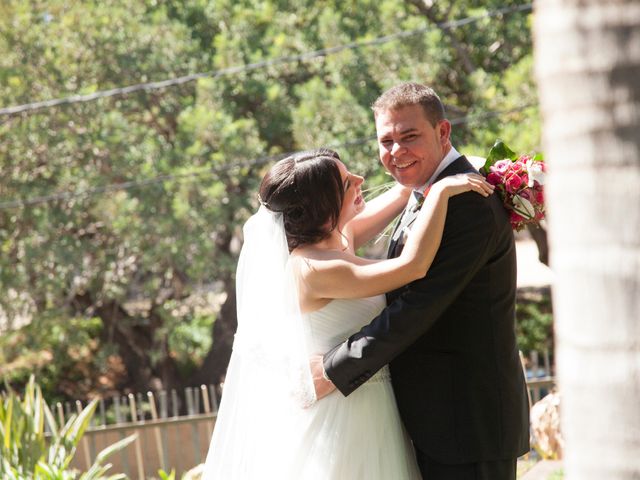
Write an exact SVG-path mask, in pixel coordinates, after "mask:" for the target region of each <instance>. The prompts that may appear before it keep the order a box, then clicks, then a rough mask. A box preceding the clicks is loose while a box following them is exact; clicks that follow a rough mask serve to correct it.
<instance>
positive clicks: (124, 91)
mask: <svg viewBox="0 0 640 480" xmlns="http://www.w3.org/2000/svg"><path fill="white" fill-rule="evenodd" d="M531 8H532V5H531V4H525V5H516V6H512V7H505V8H501V9H498V10H493V11H490V12H485V13H483V14H481V15H476V16H471V17H466V18H462V19H459V20H451V21H447V22H441V23H437V24H435V26H428V27H423V28H417V29H415V30H407V31H403V32H398V33H393V34H391V35H385V36H383V37H377V38H374V39H371V40H363V41H356V42H351V43H347V44H344V45H338V46H335V47H330V48H323V49H320V50H314V51H310V52H305V53H301V54H298V55H286V56H282V57H276V58H271V59H267V60H263V61H260V62H255V63H250V64H246V65H239V66H235V67H229V68H223V69H220V70H214V71H211V72H201V73H193V74H190V75H185V76H181V77H174V78H170V79H167V80H162V81H158V82H146V83H138V84H135V85H129V86H127V87H119V88H112V89H109V90H101V91H98V92H94V93H89V94H86V95H72V96H69V97H64V98H56V99H51V100H44V101H40V102H32V103H26V104H24V105H16V106H13V107H4V108H0V116H15V115H20V114H27V113H33V112H35V111H38V110H42V109H46V108H52V107H57V106H60V105H68V104H73V103H84V102H92V101H95V100H99V99H102V98H107V97H115V96H124V95H129V94H131V93H134V92H140V91H145V92H149V91H153V90H160V89H164V88H168V87H173V86H176V85H182V84H185V83H189V82H193V81H195V80H198V79H200V78H209V77H210V78H218V77H223V76H227V75H235V74H238V73H244V72H250V71H253V70H259V69H262V68H266V67H271V66H274V65H280V64H285V63H293V62H302V61H307V60H312V59H314V58H318V57H324V56H327V55H332V54H335V53H339V52H342V51H345V50H355V49H358V48H364V47H372V46H376V45H382V44H384V43H388V42H392V41H394V40H398V39H402V38H407V37H411V36H414V35H420V34H423V33H426V32H427V31H429V30H432V29H433V28H440V29H443V30H444V29H449V28H457V27H461V26H463V25H468V24H470V23H473V22H477V21H479V20H482V19H485V18H491V17H496V16H500V15H505V14H509V13H515V12H523V11H529V10H531Z"/></svg>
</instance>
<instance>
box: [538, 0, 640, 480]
mask: <svg viewBox="0 0 640 480" xmlns="http://www.w3.org/2000/svg"><path fill="white" fill-rule="evenodd" d="M535 41H536V44H535V47H536V48H535V57H536V58H535V60H536V74H537V79H538V84H539V87H540V99H541V104H542V112H543V125H544V127H543V143H544V150H545V153H546V155H545V156H546V159H547V160H548V164H549V182H548V184H547V198H548V202H549V212H550V218H549V224H548V225H549V241H550V251H551V268H552V269H553V270H554V272H555V275H556V281H555V285H554V297H553V298H554V312H555V320H556V325H555V334H556V348H557V352H556V353H557V362H558V365H557V372H558V382H559V387H560V390H561V394H562V402H563V403H562V429H563V435H564V438H565V442H566V448H565V459H564V462H565V466H564V468H565V478H567V479H569V480H572V479H579V480H592V479H593V480H595V479H598V480H600V479H607V480H610V479H632V478H633V479H637V478H640V455H639V453H638V452H640V407H639V405H640V404H639V401H640V400H639V399H640V2H638V1H637V0H609V1H602V0H540V1H539V2H537V3H536V12H535Z"/></svg>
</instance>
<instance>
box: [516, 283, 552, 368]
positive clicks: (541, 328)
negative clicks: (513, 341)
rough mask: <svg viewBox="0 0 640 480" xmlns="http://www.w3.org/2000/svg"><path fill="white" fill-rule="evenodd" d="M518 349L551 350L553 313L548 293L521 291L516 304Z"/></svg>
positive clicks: (528, 350) (524, 351)
mask: <svg viewBox="0 0 640 480" xmlns="http://www.w3.org/2000/svg"><path fill="white" fill-rule="evenodd" d="M516 319H517V323H516V333H517V337H518V347H519V348H520V350H522V352H523V353H524V354H525V355H527V354H529V353H530V352H532V351H538V352H544V351H545V350H547V351H552V350H553V311H552V305H551V296H550V293H549V291H522V292H520V294H519V296H518V300H517V303H516Z"/></svg>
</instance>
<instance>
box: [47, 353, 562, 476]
mask: <svg viewBox="0 0 640 480" xmlns="http://www.w3.org/2000/svg"><path fill="white" fill-rule="evenodd" d="M523 368H524V370H525V374H526V376H527V384H528V387H529V394H530V398H531V403H532V404H533V403H535V402H537V401H538V400H540V398H541V397H543V396H544V395H546V394H547V393H548V392H549V391H550V390H551V389H552V388H553V387H554V385H555V381H554V376H553V372H552V370H551V365H550V361H549V355H548V353H545V354H542V355H538V354H537V353H533V354H532V355H530V356H529V357H528V358H526V359H524V358H523ZM55 407H56V408H55V411H56V414H57V416H58V417H59V420H60V421H62V422H64V420H65V418H66V417H68V416H69V415H70V414H72V413H75V412H76V411H80V410H81V409H82V407H83V405H82V404H81V402H79V401H77V402H75V404H72V403H70V402H68V403H66V404H64V405H62V404H60V403H58V404H56V406H55ZM217 412H218V401H217V395H216V390H215V388H214V386H213V385H209V386H205V385H202V386H201V387H200V388H187V389H185V391H184V392H183V394H178V392H176V391H175V390H172V391H171V392H165V391H161V392H159V393H157V394H154V393H152V392H148V393H147V394H146V395H142V394H136V395H133V394H129V395H127V396H117V397H112V398H109V399H102V400H100V403H99V405H98V409H97V411H96V415H95V417H94V420H93V422H92V425H91V427H90V428H89V429H88V431H87V433H86V434H85V437H84V438H83V440H82V442H81V444H80V446H79V451H78V452H77V453H76V457H75V459H74V461H73V465H74V466H75V467H77V468H79V469H80V470H86V468H87V466H88V465H90V464H91V463H92V462H93V460H94V459H95V457H96V455H97V454H98V453H99V452H100V451H101V450H102V449H104V448H105V447H107V446H109V445H111V444H112V443H114V442H116V441H118V440H120V439H122V438H125V437H126V436H128V435H131V434H132V433H136V434H137V435H138V440H137V441H136V442H134V443H133V444H132V445H130V446H129V447H128V448H126V449H125V450H123V451H121V452H119V453H117V454H115V455H114V456H113V457H111V458H110V460H109V462H110V463H112V464H113V467H112V469H111V470H110V473H116V472H122V473H125V474H126V475H127V476H128V477H129V478H134V479H138V480H143V479H148V478H158V470H159V469H163V470H165V471H167V472H169V471H171V470H172V469H175V470H176V474H177V475H176V478H180V475H181V474H182V473H184V472H186V471H188V470H190V469H191V468H193V467H195V466H197V465H199V464H200V463H203V462H204V461H205V459H206V455H207V451H208V448H209V442H210V439H211V434H212V432H213V427H214V424H215V419H216V415H217Z"/></svg>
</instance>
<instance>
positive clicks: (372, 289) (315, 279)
mask: <svg viewBox="0 0 640 480" xmlns="http://www.w3.org/2000/svg"><path fill="white" fill-rule="evenodd" d="M469 190H472V191H475V192H478V193H480V194H482V195H484V196H488V195H489V194H490V193H491V192H492V191H493V186H492V185H490V184H488V183H487V182H486V181H485V180H484V178H482V177H481V176H480V175H456V176H454V177H448V178H446V179H444V180H442V181H440V182H438V183H436V184H435V185H434V186H433V187H432V188H431V190H430V192H429V195H427V198H426V199H425V202H424V205H423V207H422V210H421V211H420V213H419V215H418V217H417V219H416V221H415V223H414V226H413V228H412V230H411V235H410V236H409V238H408V240H407V243H406V244H405V246H404V249H403V251H402V254H401V255H400V256H399V257H397V258H392V259H388V260H377V261H376V260H367V259H363V258H360V257H357V256H355V255H351V254H348V253H343V254H340V255H338V256H337V257H336V254H335V252H329V251H318V252H316V253H315V254H314V256H313V257H305V258H303V259H299V260H300V261H299V263H298V268H299V273H300V276H301V285H300V288H301V291H300V294H301V297H305V298H307V299H314V300H316V299H327V298H331V299H333V298H361V297H369V296H372V295H378V294H381V293H385V292H388V291H391V290H393V289H396V288H399V287H401V286H402V285H405V284H407V283H409V282H411V281H413V280H417V279H419V278H422V277H424V276H425V274H426V273H427V270H428V269H429V267H430V266H431V262H432V261H433V258H434V257H435V255H436V252H437V250H438V248H439V246H440V241H441V239H442V232H443V230H444V223H445V219H446V215H447V203H448V200H449V197H451V196H453V195H457V194H459V193H463V192H467V191H469Z"/></svg>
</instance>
